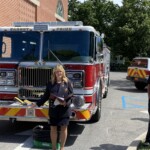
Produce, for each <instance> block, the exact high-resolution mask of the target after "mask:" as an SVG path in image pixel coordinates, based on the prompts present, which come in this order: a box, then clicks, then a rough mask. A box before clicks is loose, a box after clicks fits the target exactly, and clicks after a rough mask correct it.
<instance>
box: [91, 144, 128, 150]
mask: <svg viewBox="0 0 150 150" xmlns="http://www.w3.org/2000/svg"><path fill="white" fill-rule="evenodd" d="M91 149H92V150H126V149H127V146H121V145H113V144H102V145H100V146H99V147H91Z"/></svg>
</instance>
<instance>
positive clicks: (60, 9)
mask: <svg viewBox="0 0 150 150" xmlns="http://www.w3.org/2000/svg"><path fill="white" fill-rule="evenodd" d="M56 13H57V14H58V15H59V16H60V17H64V8H63V4H62V1H61V0H58V3H57V10H56Z"/></svg>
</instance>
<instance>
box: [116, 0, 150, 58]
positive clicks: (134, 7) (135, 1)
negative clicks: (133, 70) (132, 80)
mask: <svg viewBox="0 0 150 150" xmlns="http://www.w3.org/2000/svg"><path fill="white" fill-rule="evenodd" d="M113 26H114V34H115V37H114V39H113V42H114V43H113V51H114V53H115V54H116V55H117V54H121V55H123V56H126V57H128V58H129V59H130V60H131V59H132V58H133V57H136V56H147V55H148V54H149V49H150V2H149V0H132V1H131V0H124V1H123V6H122V7H121V8H120V10H119V17H118V18H117V20H116V21H115V23H114V25H113Z"/></svg>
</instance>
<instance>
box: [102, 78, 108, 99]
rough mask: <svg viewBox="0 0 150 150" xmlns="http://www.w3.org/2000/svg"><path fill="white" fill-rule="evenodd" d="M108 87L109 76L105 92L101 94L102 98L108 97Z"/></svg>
mask: <svg viewBox="0 0 150 150" xmlns="http://www.w3.org/2000/svg"><path fill="white" fill-rule="evenodd" d="M108 86H109V76H108V79H107V80H106V88H105V92H104V94H103V98H106V97H107V95H108Z"/></svg>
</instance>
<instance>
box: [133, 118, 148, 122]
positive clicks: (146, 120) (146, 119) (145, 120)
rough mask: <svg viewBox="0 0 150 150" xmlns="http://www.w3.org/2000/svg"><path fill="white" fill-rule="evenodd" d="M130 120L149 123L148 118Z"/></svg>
mask: <svg viewBox="0 0 150 150" xmlns="http://www.w3.org/2000/svg"><path fill="white" fill-rule="evenodd" d="M131 120H139V121H143V122H149V119H148V118H131Z"/></svg>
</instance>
